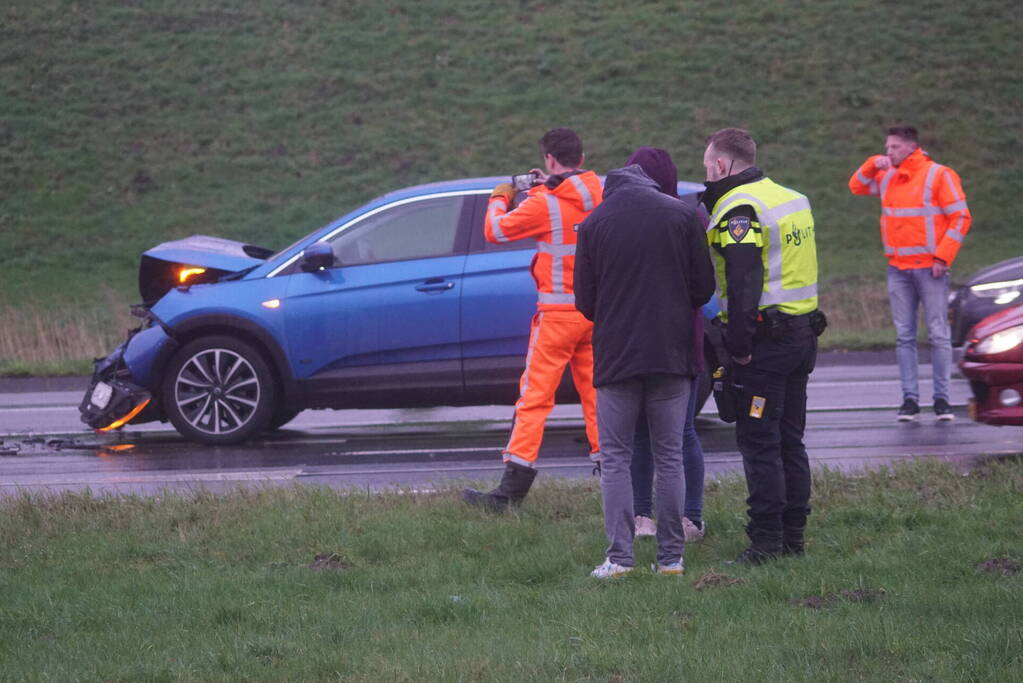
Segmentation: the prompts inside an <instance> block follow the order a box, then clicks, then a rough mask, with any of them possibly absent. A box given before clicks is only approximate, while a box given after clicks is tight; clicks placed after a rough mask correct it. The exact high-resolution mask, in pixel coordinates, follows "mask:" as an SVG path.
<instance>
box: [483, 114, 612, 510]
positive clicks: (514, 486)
mask: <svg viewBox="0 0 1023 683" xmlns="http://www.w3.org/2000/svg"><path fill="white" fill-rule="evenodd" d="M540 151H541V153H542V154H543V160H544V166H545V167H546V172H544V171H541V170H540V169H533V173H534V175H535V177H536V182H537V184H536V185H534V186H533V187H532V188H531V189H530V190H529V191H528V195H527V196H526V198H525V199H524V200H523V201H522V203H521V204H520V205H519V206H518V207H516V208H515V209H514V210H509V209H511V205H512V200H513V199H514V197H515V194H516V191H515V188H514V187H512V185H511V184H509V183H502V184H500V185H498V186H497V187H496V188H494V191H493V193H492V194H491V196H490V203H489V204H488V206H487V215H486V219H485V221H484V226H483V230H484V233H485V235H486V237H487V240H489V241H490V242H511V241H513V240H520V239H526V238H530V237H533V238H536V255H535V256H534V257H533V264H532V273H533V279H534V280H535V281H536V288H537V312H536V315H534V316H533V323H532V328H531V331H530V335H529V350H528V352H527V354H526V369H525V371H524V372H523V373H522V378H521V379H520V380H519V400H518V402H517V403H516V404H515V422H514V424H513V427H512V433H511V438H510V439H509V441H508V445H507V446H506V447H505V449H504V453H503V459H504V463H505V470H504V474H503V476H502V477H501V483H500V484H499V485H498V486H497V488H495V489H493V490H492V491H488V492H486V493H483V492H481V491H477V490H475V489H465V491H464V492H463V498H464V499H465V501H466V502H467V503H469V504H471V505H478V506H481V507H485V508H487V509H490V510H494V511H500V510H504V509H505V508H507V507H508V505H509V504H513V503H514V504H517V503H519V502H521V501H522V499H523V498H525V496H526V494H527V493H528V492H529V488H530V486H532V485H533V480H534V479H535V478H536V469H535V466H536V458H537V455H538V453H539V451H540V443H541V442H542V441H543V430H544V423H545V422H546V420H547V416H548V414H549V413H550V412H551V409H552V408H553V407H554V393H555V391H556V390H557V388H558V385H559V384H560V383H561V376H562V375H563V374H564V371H565V366H566V365H570V366H571V368H572V379H573V380H574V382H575V388H576V391H577V392H578V393H579V399H580V401H581V402H582V408H583V417H584V418H585V420H586V437H587V439H588V440H589V442H590V454H591V459H592V460H594V461H596V460H597V454H598V451H599V446H598V443H597V404H596V390H595V389H594V388H593V340H592V337H593V323H591V322H590V321H589V320H587V319H586V318H584V317H583V315H582V314H581V313H579V311H577V310H576V308H575V293H574V290H573V288H572V278H573V271H574V269H575V243H576V229H577V226H578V225H579V224H580V223H582V222H583V220H584V219H585V218H586V217H587V216H589V215H590V212H591V211H593V209H594V207H596V206H597V205H598V204H600V201H601V199H602V198H603V188H602V186H601V183H600V178H599V177H598V176H597V174H595V173H594V172H593V171H584V170H582V169H580V166H582V164H583V160H584V159H585V155H584V154H583V144H582V141H581V140H580V139H579V136H578V135H576V133H575V131H573V130H571V129H568V128H555V129H553V130H550V131H548V132H547V133H546V134H544V136H543V137H542V138H541V139H540Z"/></svg>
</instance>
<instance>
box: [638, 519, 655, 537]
mask: <svg viewBox="0 0 1023 683" xmlns="http://www.w3.org/2000/svg"><path fill="white" fill-rule="evenodd" d="M636 535H637V536H656V535H657V522H655V521H654V520H652V519H650V518H649V517H644V516H643V515H636Z"/></svg>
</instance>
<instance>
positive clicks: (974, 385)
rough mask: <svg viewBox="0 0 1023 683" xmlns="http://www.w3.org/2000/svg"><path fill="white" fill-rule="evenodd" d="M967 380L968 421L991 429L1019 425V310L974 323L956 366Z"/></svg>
mask: <svg viewBox="0 0 1023 683" xmlns="http://www.w3.org/2000/svg"><path fill="white" fill-rule="evenodd" d="M959 368H960V369H961V370H962V371H963V375H965V376H966V378H967V379H968V380H970V388H971V389H972V390H973V398H972V399H971V400H970V406H969V412H970V417H971V418H973V419H974V420H976V421H977V422H986V423H987V424H993V425H1023V306H1016V307H1014V308H1008V309H1006V310H1004V311H999V312H998V313H995V314H994V315H990V316H988V317H986V318H984V319H983V320H981V321H980V322H979V323H977V324H976V325H975V326H974V327H973V329H972V330H970V334H969V336H968V337H967V342H966V349H965V351H964V353H963V359H962V361H960V363H959Z"/></svg>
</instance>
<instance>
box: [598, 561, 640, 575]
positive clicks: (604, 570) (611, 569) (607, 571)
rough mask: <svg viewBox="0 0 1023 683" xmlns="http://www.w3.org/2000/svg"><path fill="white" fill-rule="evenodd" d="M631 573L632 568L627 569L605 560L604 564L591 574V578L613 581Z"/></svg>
mask: <svg viewBox="0 0 1023 683" xmlns="http://www.w3.org/2000/svg"><path fill="white" fill-rule="evenodd" d="M631 571H632V567H625V566H622V565H620V564H615V563H614V562H612V561H611V560H608V559H605V560H604V564H602V565H600V566H599V567H597V568H596V569H594V570H593V571H592V572H590V576H592V577H593V578H595V579H613V578H615V577H618V576H625V575H626V574H628V573H629V572H631Z"/></svg>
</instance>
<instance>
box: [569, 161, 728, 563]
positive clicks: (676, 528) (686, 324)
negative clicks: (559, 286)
mask: <svg viewBox="0 0 1023 683" xmlns="http://www.w3.org/2000/svg"><path fill="white" fill-rule="evenodd" d="M574 282H575V294H576V308H578V309H579V311H580V312H581V313H582V314H583V315H584V316H586V318H588V319H589V320H592V321H593V323H594V329H593V350H594V375H593V384H594V386H595V387H596V388H597V419H598V425H599V427H598V429H599V432H600V434H601V449H600V450H601V471H602V475H601V489H602V492H603V499H604V526H605V531H606V532H607V536H608V541H609V547H608V550H607V558H606V560H605V562H604V564H602V565H601V566H599V567H597V569H595V570H594V572H593V575H594V576H597V577H600V578H605V577H610V576H615V575H618V574H624V573H627V572H628V571H630V570H631V568H632V566H633V564H634V558H633V553H632V541H633V536H634V534H635V525H634V524H635V523H634V518H633V505H632V504H633V500H632V496H633V494H632V482H631V476H630V473H629V464H630V461H631V457H632V446H633V433H634V431H635V427H636V416H637V414H638V412H639V408H640V405H643V406H644V407H645V409H646V412H647V419H648V422H649V426H650V435H651V444H652V450H653V456H654V463H655V467H656V470H657V484H656V495H655V500H656V504H657V516H658V519H660V520H663V522H662V523H661V524H659V525H658V529H657V563H658V571H660V572H662V573H669V574H678V573H681V572H682V552H683V549H684V533H683V529H682V514H683V510H682V429H683V426H684V418H685V410H686V402H687V400H688V395H689V390H690V385H691V380H692V377H693V374H694V355H695V354H696V353H698V350H697V349H696V348H694V344H693V329H692V324H693V323H692V321H693V312H694V311H695V310H696V309H698V308H699V307H700V306H702V305H703V304H704V303H706V302H707V301H708V300H709V299H710V297H711V295H712V294H713V293H714V274H713V270H712V267H711V261H710V255H709V252H708V250H707V243H706V237H705V233H704V231H703V229H702V228H701V226H700V224H699V222H698V220H697V219H696V216H695V213H694V211H693V209H692V208H691V207H689V206H687V205H686V204H684V203H683V202H680V201H678V200H676V199H672V198H670V197H668V196H667V195H665V194H663V193H661V192H660V190H659V189H658V185H657V183H656V182H654V181H653V180H651V179H650V177H649V176H647V175H646V174H645V173H644V172H643V169H642V168H640V167H639V166H638V165H632V166H626V167H625V168H621V169H616V170H613V171H611V172H610V173H608V175H607V180H606V182H605V184H604V202H603V203H602V204H601V205H600V206H598V207H597V208H596V209H595V210H594V211H593V213H592V214H591V215H590V216H589V217H588V218H587V219H586V220H585V221H583V223H582V224H581V225H580V226H579V236H578V242H577V244H576V261H575V280H574Z"/></svg>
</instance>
